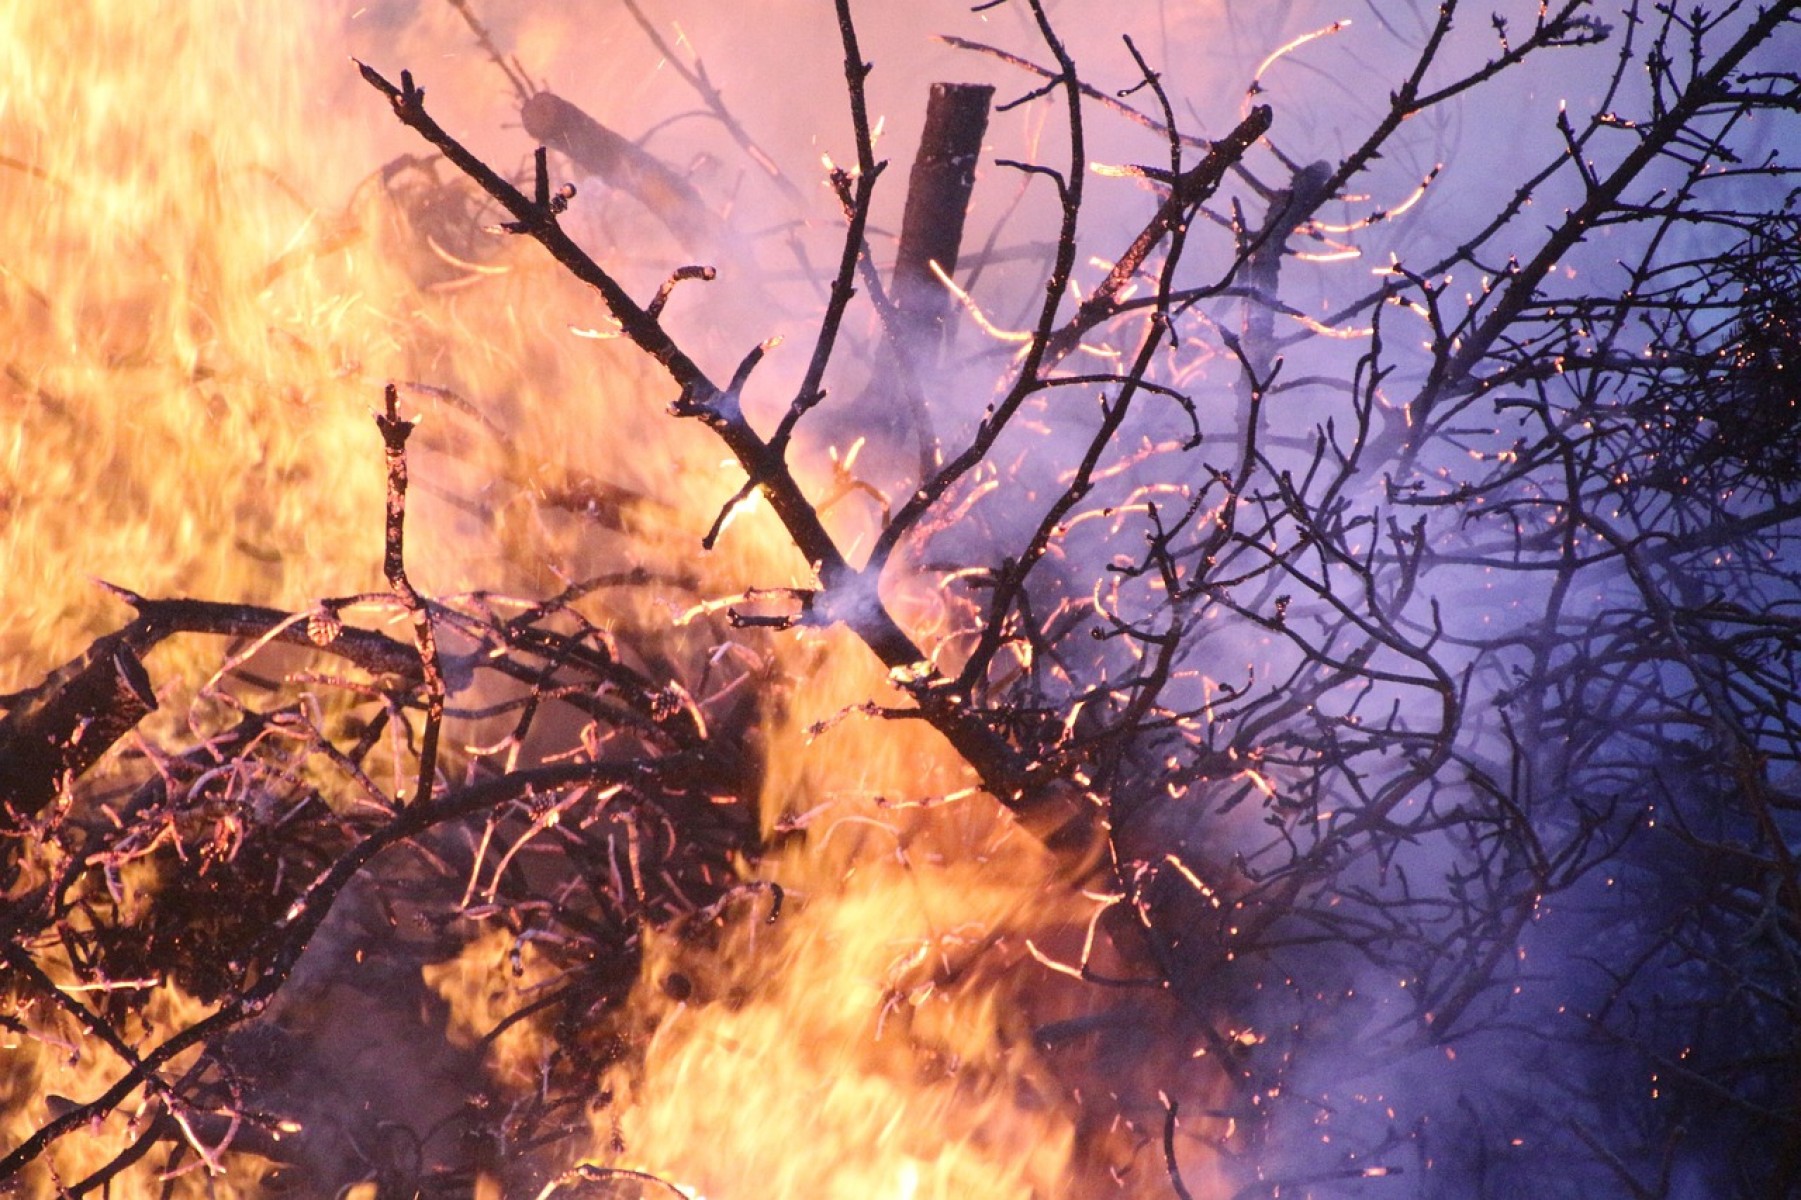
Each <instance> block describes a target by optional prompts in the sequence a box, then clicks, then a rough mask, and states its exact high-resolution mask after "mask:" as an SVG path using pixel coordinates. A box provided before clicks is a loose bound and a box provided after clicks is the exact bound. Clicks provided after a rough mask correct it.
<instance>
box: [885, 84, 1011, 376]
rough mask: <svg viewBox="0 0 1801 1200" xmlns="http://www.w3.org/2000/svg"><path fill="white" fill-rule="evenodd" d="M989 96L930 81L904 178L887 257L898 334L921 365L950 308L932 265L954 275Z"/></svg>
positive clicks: (978, 89)
mask: <svg viewBox="0 0 1801 1200" xmlns="http://www.w3.org/2000/svg"><path fill="white" fill-rule="evenodd" d="M993 98H994V89H993V88H992V87H989V86H987V85H985V84H972V83H935V84H933V85H932V91H931V98H930V99H929V100H928V101H927V104H926V123H925V130H924V132H923V133H921V134H920V140H919V154H918V157H916V158H915V159H914V160H913V170H912V173H911V174H910V175H909V176H908V177H907V205H906V208H905V210H904V211H903V213H902V216H901V238H900V247H899V249H898V250H897V252H896V254H895V259H894V283H893V292H894V306H895V308H896V309H897V310H898V311H899V313H900V317H901V326H902V335H903V336H904V337H906V338H908V339H909V340H910V341H913V340H916V341H917V342H918V344H919V355H920V358H921V360H922V361H924V362H926V363H928V364H929V363H930V362H931V361H933V360H934V359H935V358H936V353H935V351H936V343H937V340H938V339H940V338H942V336H943V327H944V319H945V318H946V317H947V316H948V315H949V314H950V310H951V304H950V297H949V295H948V294H947V293H946V292H945V289H944V284H943V283H941V282H940V281H939V278H938V275H937V273H936V272H935V271H934V270H933V267H934V265H935V266H936V267H937V269H938V270H939V271H942V272H943V273H944V274H945V275H954V274H956V271H957V257H958V254H959V253H960V252H961V250H962V246H963V222H964V219H965V217H966V216H967V215H968V211H969V197H970V193H971V192H972V191H974V189H975V182H976V160H977V158H978V157H979V156H980V154H981V152H982V137H983V135H984V134H986V133H987V131H988V105H989V103H990V102H991V101H992V100H993Z"/></svg>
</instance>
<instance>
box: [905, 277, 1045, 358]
mask: <svg viewBox="0 0 1801 1200" xmlns="http://www.w3.org/2000/svg"><path fill="white" fill-rule="evenodd" d="M930 265H931V268H932V274H934V275H936V276H937V277H938V282H940V283H942V284H943V285H944V287H945V290H946V291H948V292H950V294H951V295H952V296H954V297H955V298H956V300H957V303H958V304H961V305H962V306H963V310H964V311H965V312H967V313H968V314H969V318H970V320H972V321H974V322H975V323H976V325H977V326H979V327H980V328H981V330H982V332H983V333H985V334H987V335H988V336H989V337H991V338H993V339H995V340H996V341H998V342H1029V341H1031V340H1032V334H1031V333H1030V332H1028V331H1025V330H1012V329H1002V328H1001V327H1000V326H998V325H996V324H995V323H994V322H992V321H990V320H989V319H988V315H987V314H986V313H984V312H983V311H982V308H981V305H979V304H977V303H976V302H975V298H974V297H972V296H971V295H970V294H969V293H968V292H966V291H964V290H963V289H962V288H960V287H958V286H957V281H956V280H954V279H952V278H951V277H950V276H949V275H947V274H946V273H945V270H944V268H943V267H941V266H939V265H938V260H937V259H932V260H931V264H930Z"/></svg>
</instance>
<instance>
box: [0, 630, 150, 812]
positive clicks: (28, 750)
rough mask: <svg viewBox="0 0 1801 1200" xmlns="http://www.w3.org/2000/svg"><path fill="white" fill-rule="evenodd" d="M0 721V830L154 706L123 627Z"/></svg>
mask: <svg viewBox="0 0 1801 1200" xmlns="http://www.w3.org/2000/svg"><path fill="white" fill-rule="evenodd" d="M14 700H15V703H14V704H13V705H12V706H11V709H10V711H8V712H7V714H6V716H5V718H4V719H0V806H3V807H4V810H5V814H6V815H5V816H4V817H0V821H4V822H5V824H4V825H3V826H0V828H7V829H10V828H12V827H13V826H14V824H15V823H16V822H19V821H21V820H22V819H25V818H28V817H31V816H33V815H35V814H36V813H37V812H39V811H40V810H41V809H43V808H44V806H45V805H47V804H49V803H50V801H51V800H53V799H54V798H55V797H56V795H57V793H58V792H59V791H61V789H62V787H63V784H64V781H65V780H70V779H75V778H78V777H80V776H81V775H82V774H84V773H85V772H86V771H87V770H88V768H89V767H92V766H93V765H94V764H95V763H96V762H98V761H99V760H100V756H101V755H103V754H105V753H106V751H107V749H108V748H110V747H111V746H112V745H113V743H115V742H117V741H118V740H119V739H120V738H122V737H124V736H125V735H126V734H127V733H129V732H131V730H132V729H133V728H135V727H136V725H137V723H138V722H139V721H141V720H143V719H144V718H145V717H146V716H148V715H149V714H150V713H152V712H153V711H155V709H156V692H155V689H154V688H153V687H152V686H151V683H150V676H149V674H148V673H146V672H145V670H144V663H143V660H142V659H140V658H139V657H138V649H137V648H136V647H134V645H133V639H132V637H131V636H130V632H129V631H127V632H122V633H113V634H109V635H107V636H106V637H103V638H100V639H99V640H98V641H96V642H94V643H93V644H92V645H91V646H89V647H88V648H87V650H86V651H85V652H83V653H82V654H81V655H80V656H79V657H77V658H75V659H73V660H71V661H70V662H68V663H66V664H65V665H64V666H62V667H60V668H58V669H57V670H56V671H53V672H51V674H50V676H49V677H48V678H46V679H45V680H44V682H43V683H41V684H40V685H38V686H37V687H36V688H33V689H31V690H29V691H27V692H23V693H20V694H19V695H18V696H16V697H14Z"/></svg>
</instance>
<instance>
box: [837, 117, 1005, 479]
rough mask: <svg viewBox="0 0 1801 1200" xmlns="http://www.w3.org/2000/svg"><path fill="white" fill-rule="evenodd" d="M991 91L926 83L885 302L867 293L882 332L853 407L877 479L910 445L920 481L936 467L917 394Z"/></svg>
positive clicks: (940, 337)
mask: <svg viewBox="0 0 1801 1200" xmlns="http://www.w3.org/2000/svg"><path fill="white" fill-rule="evenodd" d="M993 99H994V89H993V88H992V87H989V86H986V85H983V84H970V83H934V84H933V85H932V88H931V94H930V97H929V99H928V100H927V102H926V118H925V128H924V130H923V131H922V132H921V134H920V139H919V151H918V154H917V155H916V156H915V158H914V160H913V169H912V171H911V172H910V173H909V175H908V177H907V203H906V208H905V209H904V211H903V213H902V217H901V236H900V245H899V247H898V248H897V250H896V254H895V260H894V273H893V275H892V276H891V279H890V284H889V286H888V288H887V289H886V291H887V303H885V304H884V303H882V302H881V300H880V298H879V297H878V295H877V292H878V290H879V289H878V286H877V282H876V281H874V280H871V286H870V291H871V296H872V300H875V302H876V304H877V310H878V312H880V313H881V315H882V319H883V324H884V327H885V328H884V332H885V334H886V337H885V338H884V339H883V342H882V345H881V347H880V349H879V350H878V351H877V353H876V356H875V362H874V364H873V369H872V370H871V372H870V378H869V383H868V384H867V385H866V386H865V387H864V389H863V392H862V394H861V395H859V396H858V398H857V401H856V403H855V404H854V405H853V406H852V407H853V410H854V412H853V413H852V417H853V419H854V421H855V422H856V425H855V432H856V434H857V435H858V436H868V437H870V438H872V439H873V441H874V442H875V447H874V448H875V450H876V458H877V460H878V461H877V463H876V469H877V473H878V478H881V480H882V482H883V483H884V484H885V485H892V484H894V483H895V482H896V481H895V480H894V478H892V476H893V474H894V472H893V471H891V470H883V466H884V461H883V460H886V461H888V462H892V463H893V464H896V465H897V466H898V464H899V463H901V462H904V461H905V458H906V453H907V449H908V447H910V446H911V447H915V448H916V449H917V458H918V469H919V473H920V477H921V478H924V477H925V476H926V475H929V474H930V473H931V472H932V470H933V469H934V467H935V463H936V450H937V446H936V437H935V435H934V433H933V431H932V422H931V414H930V412H929V411H928V410H927V408H926V404H925V400H924V393H925V392H926V391H927V390H928V388H927V385H928V384H929V383H931V382H933V376H934V375H935V374H936V372H937V370H938V367H939V364H940V360H941V359H942V357H943V354H944V350H945V346H946V343H947V340H948V336H949V330H950V328H951V326H950V317H951V313H952V302H951V295H950V292H949V291H948V290H947V289H946V287H945V283H944V280H945V279H948V278H949V277H950V276H951V275H952V274H953V273H954V272H955V271H956V269H957V259H958V256H959V254H960V253H961V251H962V247H963V227H964V224H965V221H966V219H967V216H968V212H969V199H970V196H971V194H972V193H973V192H974V190H975V181H976V162H977V160H978V159H979V158H980V156H981V152H982V138H983V136H984V135H985V134H986V133H987V130H988V110H989V105H990V103H991V102H992V101H993Z"/></svg>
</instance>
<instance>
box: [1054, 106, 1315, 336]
mask: <svg viewBox="0 0 1801 1200" xmlns="http://www.w3.org/2000/svg"><path fill="white" fill-rule="evenodd" d="M1274 117H1275V113H1274V110H1272V109H1271V108H1270V106H1269V105H1267V104H1259V105H1258V106H1257V107H1256V108H1253V109H1252V110H1251V112H1250V115H1249V116H1247V117H1245V119H1244V120H1242V121H1240V122H1239V123H1238V127H1237V128H1235V129H1234V130H1232V132H1231V133H1229V134H1227V135H1226V136H1225V137H1223V138H1221V139H1220V140H1219V141H1217V142H1214V143H1213V145H1212V147H1211V148H1209V149H1208V151H1207V153H1206V155H1205V156H1204V157H1203V158H1202V159H1201V161H1200V162H1198V163H1196V164H1195V165H1194V166H1192V167H1190V168H1189V169H1188V170H1186V171H1184V172H1182V174H1180V175H1178V176H1177V177H1176V179H1175V180H1174V182H1173V183H1172V184H1171V186H1170V189H1169V195H1168V196H1166V197H1165V198H1164V200H1163V203H1162V204H1160V205H1158V207H1157V212H1156V214H1155V215H1153V216H1152V217H1151V219H1150V221H1149V222H1148V223H1147V224H1146V225H1145V227H1144V228H1143V229H1142V230H1140V231H1139V234H1138V236H1137V237H1135V238H1133V239H1132V244H1131V245H1130V246H1128V247H1127V248H1126V252H1125V253H1124V254H1122V255H1120V257H1119V260H1118V261H1117V262H1115V263H1114V264H1113V269H1112V270H1111V271H1109V272H1107V278H1106V279H1104V280H1102V281H1101V283H1100V285H1099V286H1098V287H1096V288H1095V290H1094V291H1093V292H1092V293H1091V294H1090V295H1089V297H1088V298H1087V299H1086V300H1084V301H1082V303H1081V306H1080V307H1078V308H1077V309H1076V312H1075V315H1074V316H1072V317H1071V318H1070V319H1069V323H1068V324H1067V325H1065V326H1063V328H1061V329H1059V330H1057V332H1056V334H1055V335H1054V336H1052V337H1051V339H1050V341H1049V343H1048V345H1047V346H1046V348H1045V354H1044V359H1045V362H1046V364H1047V365H1050V364H1055V363H1057V362H1060V361H1062V360H1063V359H1064V358H1066V357H1068V355H1069V353H1070V351H1072V350H1074V349H1075V348H1076V345H1077V343H1079V342H1080V341H1081V340H1082V336H1083V335H1084V334H1086V333H1087V332H1088V331H1089V330H1091V329H1093V328H1094V327H1095V326H1096V325H1099V324H1100V323H1101V322H1103V321H1105V320H1107V319H1108V318H1109V317H1112V316H1113V315H1114V314H1115V313H1117V312H1118V311H1119V297H1120V294H1121V293H1122V292H1123V291H1125V289H1126V286H1127V285H1128V284H1130V283H1131V282H1132V280H1133V279H1134V278H1136V277H1137V275H1138V272H1139V271H1140V270H1141V269H1142V268H1143V267H1144V264H1145V261H1146V260H1147V259H1149V258H1150V256H1151V255H1152V254H1153V253H1155V252H1156V250H1157V247H1159V246H1161V245H1162V244H1163V243H1164V242H1165V241H1166V240H1168V238H1169V237H1170V235H1172V234H1174V233H1175V232H1177V231H1178V230H1186V229H1187V227H1188V222H1189V220H1190V219H1191V218H1192V217H1193V215H1194V212H1195V210H1196V209H1197V208H1199V207H1200V206H1201V205H1203V204H1205V203H1206V202H1207V200H1208V198H1209V197H1211V196H1212V195H1213V193H1214V192H1216V191H1218V190H1219V185H1220V184H1221V183H1222V182H1223V181H1224V180H1225V177H1226V172H1227V171H1228V170H1230V169H1231V168H1232V167H1234V166H1236V165H1237V164H1238V162H1239V161H1240V160H1241V159H1242V158H1244V155H1245V152H1246V151H1247V150H1249V149H1250V148H1251V147H1252V146H1253V145H1255V144H1256V142H1257V139H1258V138H1260V137H1262V136H1263V135H1264V134H1266V133H1268V132H1269V127H1270V123H1271V122H1272V121H1273V120H1274ZM1290 228H1293V226H1292V225H1291V226H1290Z"/></svg>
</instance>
